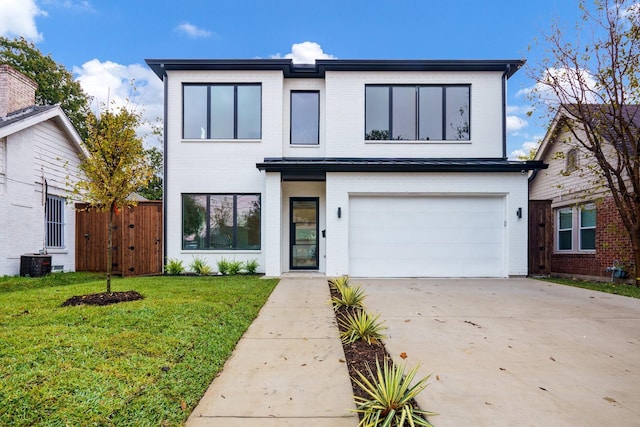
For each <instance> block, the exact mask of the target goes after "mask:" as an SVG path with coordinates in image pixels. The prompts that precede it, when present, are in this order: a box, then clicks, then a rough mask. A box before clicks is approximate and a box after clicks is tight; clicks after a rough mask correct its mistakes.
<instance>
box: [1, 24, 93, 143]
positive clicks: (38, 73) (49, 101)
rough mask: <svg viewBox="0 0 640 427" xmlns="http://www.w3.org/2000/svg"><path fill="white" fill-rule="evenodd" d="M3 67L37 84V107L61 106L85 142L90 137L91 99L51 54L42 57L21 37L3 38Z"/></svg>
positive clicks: (38, 51)
mask: <svg viewBox="0 0 640 427" xmlns="http://www.w3.org/2000/svg"><path fill="white" fill-rule="evenodd" d="M0 64H8V65H10V66H12V67H13V68H15V69H16V70H17V71H20V72H21V73H22V74H24V75H25V76H27V77H29V78H31V79H33V80H34V81H35V82H36V83H38V89H37V90H36V104H37V105H54V104H60V107H61V108H62V110H63V111H64V112H65V114H66V115H67V117H69V120H71V123H73V126H74V127H75V128H76V130H77V131H78V134H80V136H81V137H82V138H83V139H84V138H85V137H86V136H87V126H86V124H85V122H86V119H87V114H88V113H89V111H90V108H89V101H90V98H89V96H88V95H87V94H86V93H85V92H84V91H83V90H82V87H81V86H80V83H78V82H77V81H76V80H74V78H73V74H71V73H70V72H69V71H68V70H67V69H66V68H65V67H64V66H63V65H62V64H58V63H57V62H56V61H54V59H53V58H52V57H51V55H43V54H42V52H40V50H38V48H36V47H35V45H34V44H33V43H30V42H28V41H27V40H26V39H24V38H22V37H21V38H17V39H13V40H11V39H8V38H5V37H0Z"/></svg>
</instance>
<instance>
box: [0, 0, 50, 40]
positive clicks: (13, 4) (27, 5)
mask: <svg viewBox="0 0 640 427" xmlns="http://www.w3.org/2000/svg"><path fill="white" fill-rule="evenodd" d="M38 16H47V12H45V11H44V10H41V9H40V8H39V7H38V5H36V3H35V0H0V35H1V36H4V37H9V38H13V37H24V38H26V39H27V40H31V41H32V42H39V41H41V40H42V34H41V33H39V32H38V28H37V27H36V17H38Z"/></svg>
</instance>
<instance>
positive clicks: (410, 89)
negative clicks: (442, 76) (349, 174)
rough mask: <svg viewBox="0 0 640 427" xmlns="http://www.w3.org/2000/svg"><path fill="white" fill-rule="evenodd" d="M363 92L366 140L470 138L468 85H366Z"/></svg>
mask: <svg viewBox="0 0 640 427" xmlns="http://www.w3.org/2000/svg"><path fill="white" fill-rule="evenodd" d="M365 91H366V93H365V110H366V112H365V139H366V140H422V141H468V140H469V139H470V138H471V129H470V115H469V114H470V113H469V106H470V103H471V102H470V96H471V95H470V94H471V87H470V86H468V85H464V86H433V85H429V86H416V85H410V86H409V85H401V86H382V85H367V86H366V89H365Z"/></svg>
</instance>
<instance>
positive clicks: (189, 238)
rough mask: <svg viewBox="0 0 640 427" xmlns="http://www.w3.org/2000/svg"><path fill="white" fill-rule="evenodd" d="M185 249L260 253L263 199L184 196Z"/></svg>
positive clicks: (223, 195) (183, 231)
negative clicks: (255, 251) (258, 251)
mask: <svg viewBox="0 0 640 427" xmlns="http://www.w3.org/2000/svg"><path fill="white" fill-rule="evenodd" d="M182 249H187V250H188V249H212V250H243V249H244V250H258V249H260V195H259V194H183V195H182Z"/></svg>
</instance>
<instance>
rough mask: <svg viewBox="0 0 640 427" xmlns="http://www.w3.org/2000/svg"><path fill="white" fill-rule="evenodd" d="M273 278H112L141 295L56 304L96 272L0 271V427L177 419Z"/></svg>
mask: <svg viewBox="0 0 640 427" xmlns="http://www.w3.org/2000/svg"><path fill="white" fill-rule="evenodd" d="M276 283H277V280H264V279H260V278H259V277H255V276H235V277H139V278H126V279H120V278H118V279H115V280H114V281H113V283H112V291H127V290H136V291H138V292H140V293H141V294H142V295H144V297H145V299H143V300H140V301H134V302H126V303H120V304H115V305H111V306H105V307H89V306H75V307H64V308H63V307H61V304H62V303H63V302H64V301H65V300H66V299H68V298H70V297H72V296H74V295H84V294H89V293H97V292H102V291H104V289H105V283H104V279H103V278H102V276H95V275H79V274H63V273H56V274H54V275H50V276H49V277H47V278H40V279H36V278H26V279H25V278H8V277H0V425H3V426H4V425H11V426H34V425H37V426H93V425H95V426H134V425H135V426H177V425H182V424H183V423H184V421H185V420H186V418H187V416H188V415H189V413H190V412H191V411H192V410H193V408H194V407H195V405H196V404H197V403H198V401H199V399H200V398H201V397H202V395H203V394H204V392H205V390H206V389H207V387H208V385H209V384H210V382H211V381H212V380H213V378H214V377H215V376H216V374H217V373H218V372H219V371H220V369H221V368H222V366H223V364H224V362H225V360H226V359H227V358H228V357H229V356H230V354H231V351H232V350H233V348H234V347H235V345H236V343H237V341H238V340H239V339H240V337H241V336H242V334H243V333H244V331H245V330H246V329H247V328H248V326H249V325H250V324H251V322H252V321H253V319H254V318H255V317H256V316H257V314H258V311H259V310H260V308H261V307H262V306H263V304H264V303H265V301H266V299H267V297H268V296H269V294H270V293H271V291H272V290H273V288H274V287H275V285H276Z"/></svg>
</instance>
